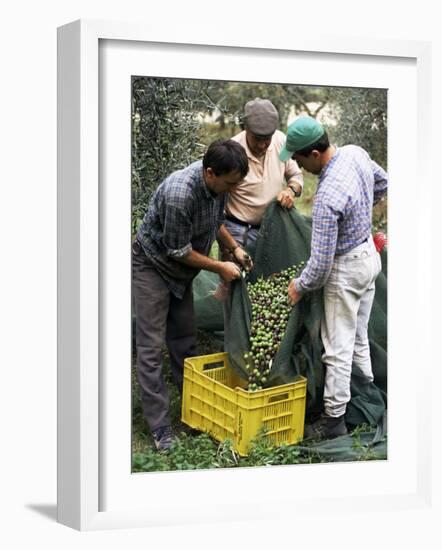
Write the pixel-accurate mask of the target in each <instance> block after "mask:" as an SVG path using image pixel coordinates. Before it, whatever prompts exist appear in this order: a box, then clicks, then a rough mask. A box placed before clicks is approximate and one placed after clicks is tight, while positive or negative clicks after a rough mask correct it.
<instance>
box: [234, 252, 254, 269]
mask: <svg viewBox="0 0 442 550" xmlns="http://www.w3.org/2000/svg"><path fill="white" fill-rule="evenodd" d="M233 257H234V258H235V260H236V261H237V262H238V263H239V264H241V266H242V267H243V268H244V269H245V270H246V271H250V270H251V269H252V268H253V262H252V258H251V257H250V256H249V255H248V254H247V252H246V251H245V250H244V248H241V247H240V246H238V247H237V248H235V250H234V251H233Z"/></svg>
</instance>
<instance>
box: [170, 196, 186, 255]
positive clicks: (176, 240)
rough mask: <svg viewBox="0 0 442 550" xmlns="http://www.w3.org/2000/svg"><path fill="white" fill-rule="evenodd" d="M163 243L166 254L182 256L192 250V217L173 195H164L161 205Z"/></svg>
mask: <svg viewBox="0 0 442 550" xmlns="http://www.w3.org/2000/svg"><path fill="white" fill-rule="evenodd" d="M163 213H164V216H163V219H164V226H163V245H164V247H165V249H166V254H167V255H168V256H171V257H173V258H182V257H183V256H187V254H189V253H190V252H191V251H192V245H191V238H192V217H191V214H190V212H189V208H186V207H185V206H184V205H183V204H180V203H179V202H178V201H174V200H173V197H166V200H165V201H164V206H163Z"/></svg>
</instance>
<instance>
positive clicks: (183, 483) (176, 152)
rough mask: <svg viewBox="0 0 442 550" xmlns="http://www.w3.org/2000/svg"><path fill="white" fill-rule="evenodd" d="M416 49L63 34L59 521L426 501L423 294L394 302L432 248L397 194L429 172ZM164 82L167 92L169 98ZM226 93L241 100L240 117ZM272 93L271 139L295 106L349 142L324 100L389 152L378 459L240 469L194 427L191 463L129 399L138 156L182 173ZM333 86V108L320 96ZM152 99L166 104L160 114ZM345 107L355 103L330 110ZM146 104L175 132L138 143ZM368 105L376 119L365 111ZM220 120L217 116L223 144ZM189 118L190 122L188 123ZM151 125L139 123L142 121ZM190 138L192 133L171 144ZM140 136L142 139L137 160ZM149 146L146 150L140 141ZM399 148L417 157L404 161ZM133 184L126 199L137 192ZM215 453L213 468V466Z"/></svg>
mask: <svg viewBox="0 0 442 550" xmlns="http://www.w3.org/2000/svg"><path fill="white" fill-rule="evenodd" d="M429 52H430V46H429V45H428V44H426V43H417V42H398V41H381V40H380V41H364V40H363V39H356V38H348V39H343V38H342V37H336V38H327V39H318V40H315V41H312V40H303V39H302V38H296V39H294V40H293V41H288V40H287V41H285V40H284V39H281V42H280V43H275V44H272V45H268V44H266V47H265V48H263V47H262V45H260V44H259V43H258V42H253V41H251V40H247V39H244V40H243V41H242V40H238V41H237V42H235V43H230V42H224V41H222V40H217V41H216V43H211V42H210V41H207V40H205V39H204V38H203V37H202V38H200V39H195V41H192V42H191V43H189V40H188V38H186V37H185V35H184V33H183V36H177V35H174V36H173V37H168V36H160V34H159V33H157V32H155V31H154V30H153V29H145V28H143V27H142V26H137V25H128V24H123V23H121V24H120V23H116V22H113V23H106V22H97V21H77V22H74V23H71V24H69V25H66V26H64V27H61V28H60V29H59V59H58V68H59V69H58V70H59V80H58V113H59V126H58V129H59V138H58V147H59V151H58V158H59V167H58V181H59V195H58V208H59V218H58V219H59V222H58V232H59V244H58V271H59V279H58V280H59V295H58V308H59V314H58V315H59V329H58V334H59V340H58V347H59V352H58V353H59V355H58V395H59V408H58V464H59V471H58V518H59V521H60V522H61V523H64V524H67V525H69V526H72V527H75V528H77V529H81V530H87V529H101V528H111V527H135V526H150V525H168V524H174V523H175V524H177V523H198V522H204V521H220V522H222V521H232V520H238V519H239V520H242V519H259V518H261V517H268V518H270V519H271V518H273V519H275V518H280V517H281V516H284V514H286V516H287V517H289V516H290V514H293V510H297V511H299V513H309V510H313V509H315V510H318V509H321V508H322V509H327V507H329V506H330V505H331V504H332V503H334V502H337V501H345V502H350V501H351V502H352V503H354V502H357V504H358V507H360V509H361V510H366V511H367V512H370V511H372V510H375V509H376V510H378V511H379V509H381V508H383V509H386V510H391V509H395V507H397V506H401V507H403V506H407V507H410V508H412V507H422V506H425V505H426V503H427V502H428V499H429V497H430V492H431V491H430V487H431V471H430V469H429V468H428V463H427V461H428V460H429V458H428V455H427V454H426V452H425V449H426V448H427V447H428V445H429V432H428V429H427V427H426V425H425V422H424V419H425V416H426V414H427V412H428V407H429V406H430V404H429V402H428V400H427V399H424V397H423V395H424V394H423V391H422V389H423V387H424V383H426V382H425V380H427V379H428V376H429V371H428V370H427V369H428V368H429V367H426V366H425V365H422V371H421V372H422V376H419V377H416V373H415V369H414V365H416V364H417V363H418V362H419V360H420V358H421V357H422V353H423V350H424V352H425V353H428V350H427V349H426V348H425V342H427V341H428V335H427V334H425V330H424V328H423V326H422V324H421V323H420V322H419V318H421V317H422V315H423V314H425V311H429V308H430V297H429V292H428V290H427V289H428V286H426V284H423V285H422V287H421V288H419V289H418V294H419V296H418V299H417V300H412V301H410V302H409V303H407V305H406V315H404V303H403V296H406V295H407V284H408V283H407V281H406V280H405V278H404V277H401V273H404V272H406V270H407V269H408V262H409V259H408V256H407V250H410V249H412V250H414V251H415V255H416V259H415V265H416V266H417V268H416V269H417V270H418V271H419V280H422V281H424V282H428V277H429V269H428V266H429V255H428V248H427V247H423V246H420V243H422V241H423V237H425V238H426V237H428V232H429V229H428V227H429V226H428V216H427V212H426V211H425V206H424V205H421V206H420V207H419V209H418V210H416V208H415V205H414V203H413V200H412V199H411V197H412V195H413V188H414V185H415V181H416V177H417V176H416V174H417V173H418V171H419V177H421V178H425V172H426V170H428V162H427V158H426V157H427V150H426V147H425V143H426V140H428V137H427V136H428V124H429V117H430V114H429V110H430V102H429V98H428V93H429V92H428V88H427V86H426V81H427V79H428V78H429V71H430V65H429V55H430V53H429ZM178 88H179V89H180V90H181V91H180V94H181V95H179V97H178V94H177V95H175V96H174V95H173V94H174V93H175V92H176V91H177V90H178ZM184 92H185V93H184ZM255 92H256V93H255ZM149 94H150V95H149ZM161 94H163V96H161ZM167 94H169V97H165V96H166V95H167ZM234 94H237V96H239V99H238V103H237V106H238V108H237V109H236V110H235V107H234V106H233V99H232V98H233V95H234ZM284 94H286V95H288V94H291V95H292V97H296V102H295V100H293V105H295V103H296V105H297V106H296V108H295V110H294V112H290V111H289V110H288V111H287V112H286V113H285V115H284V120H283V121H282V122H281V130H283V131H285V130H286V126H287V123H288V122H290V120H291V119H293V117H294V116H298V115H299V114H300V113H301V112H304V113H307V114H315V115H317V116H318V118H320V119H321V116H322V119H321V120H323V122H324V124H328V126H329V127H330V132H331V134H332V135H333V131H336V139H337V140H345V138H341V137H340V136H339V135H338V128H334V126H333V121H334V120H336V115H334V114H333V111H332V109H331V107H332V106H334V108H335V109H340V112H342V110H344V112H346V113H355V112H356V111H357V110H359V111H362V110H363V109H366V110H368V112H367V113H366V118H365V119H364V115H363V114H362V115H361V116H360V117H359V118H358V119H357V120H359V122H356V119H354V120H352V119H351V117H348V119H347V120H346V133H347V135H348V136H349V135H351V132H352V131H354V130H355V124H362V123H361V122H360V121H361V120H364V124H365V123H366V124H367V125H368V127H370V130H371V131H373V130H376V129H377V130H379V131H380V133H379V134H378V135H377V139H376V140H375V143H374V145H373V147H375V146H376V147H378V150H377V154H378V155H381V156H382V155H384V157H383V158H382V159H381V160H380V162H381V163H382V162H384V163H385V164H387V162H388V175H389V182H390V185H389V192H388V195H389V199H388V200H389V206H388V237H389V243H388V254H389V258H388V260H389V269H388V275H389V280H390V283H389V286H388V413H389V414H388V454H385V455H384V456H382V458H383V460H368V458H370V457H369V456H368V455H367V456H366V457H365V458H366V459H364V457H362V459H361V456H359V459H358V460H356V461H351V462H347V461H341V460H339V459H338V461H334V462H330V461H320V462H321V463H317V464H310V462H315V460H298V461H296V460H294V459H293V457H292V459H291V460H287V461H286V462H279V463H274V464H275V465H272V466H271V467H267V466H266V462H265V461H263V462H262V463H259V462H256V463H249V464H247V465H252V466H254V467H251V468H243V467H238V466H241V465H242V464H241V463H240V461H241V460H242V458H241V455H240V453H237V452H236V449H235V448H233V449H232V448H230V447H229V448H227V454H228V457H229V459H228V460H227V459H226V455H222V456H220V454H219V453H220V450H219V447H217V446H216V445H215V446H214V447H210V445H212V443H211V439H210V438H209V436H206V437H205V438H204V437H203V438H200V439H195V440H192V439H191V438H192V437H195V438H198V437H200V436H197V435H195V434H191V435H189V434H187V435H185V437H184V439H183V441H184V440H186V438H187V441H190V443H189V446H192V445H193V447H194V450H195V448H196V449H197V453H196V455H197V456H196V458H195V453H194V455H193V459H192V460H193V462H192V461H191V460H190V459H189V456H190V455H187V457H186V456H185V457H184V459H183V461H182V462H181V463H180V462H179V460H178V458H176V457H175V458H176V459H174V460H171V459H170V456H172V455H169V458H164V457H165V455H163V454H161V453H156V452H155V451H154V449H153V445H152V441H151V440H150V439H149V436H148V431H147V429H146V426H145V425H143V423H142V419H141V414H140V408H139V407H138V409H137V408H136V407H137V404H136V403H135V404H134V402H133V396H134V395H135V392H134V387H135V386H136V382H134V376H133V375H132V372H131V370H132V368H131V367H132V363H133V351H134V348H133V334H132V328H133V327H132V269H131V254H132V252H131V250H132V246H131V245H132V242H133V238H134V236H135V234H136V232H137V229H138V228H139V227H140V225H141V223H142V219H143V216H144V212H145V210H146V208H147V198H148V196H149V193H147V194H146V192H145V191H146V190H145V188H144V187H143V181H141V180H143V177H144V176H143V174H144V172H143V170H144V171H145V170H146V169H152V170H153V168H152V166H154V164H153V163H152V162H151V165H150V166H148V167H147V168H146V163H148V162H150V161H152V158H153V157H154V156H155V155H157V157H158V158H160V159H161V158H164V166H162V165H161V160H160V162H157V163H156V165H155V166H154V167H156V169H157V172H156V174H161V173H162V175H163V177H166V175H167V173H168V170H166V168H169V167H170V171H172V170H174V169H181V168H184V166H185V164H184V160H183V157H184V156H185V155H184V153H183V151H184V149H185V148H186V147H187V149H186V154H187V155H188V160H189V162H191V161H193V160H197V159H198V158H201V156H202V154H203V152H204V150H205V147H207V146H208V145H209V143H210V142H211V141H212V140H213V139H216V138H218V137H231V136H233V135H234V133H237V132H240V131H241V128H240V119H239V118H236V115H237V114H238V113H239V111H240V110H241V108H240V106H239V105H240V104H241V103H242V102H243V100H244V99H247V100H249V99H253V98H254V97H261V96H263V95H267V96H268V97H269V98H270V96H271V95H272V96H273V97H275V98H277V97H278V98H281V97H283V96H284ZM308 94H310V96H309V95H308ZM330 96H333V98H334V103H333V105H332V102H331V101H329V102H327V98H328V97H330ZM338 96H339V97H340V98H341V99H340V101H341V103H339V102H338V100H337V98H338ZM179 98H181V99H182V100H183V101H186V102H187V110H186V112H187V113H188V112H189V111H190V110H192V109H193V111H192V112H193V114H192V116H191V117H189V118H187V119H186V120H184V119H180V120H178V119H176V118H175V119H174V118H173V117H174V111H173V110H172V108H171V107H170V105H176V102H177V101H178V99H179ZM202 98H204V101H202ZM214 98H217V99H216V101H214ZM155 101H157V104H156V105H154V102H155ZM162 101H163V103H164V104H165V105H166V107H167V108H166V109H165V110H164V111H161V109H162V108H163V107H164V105H162V104H161V102H162ZM167 101H169V103H167ZM229 101H230V103H229ZM276 101H277V100H276V99H275V102H276ZM358 101H359V103H358ZM349 102H350V103H351V105H352V108H351V109H350V108H347V110H346V109H345V108H343V107H342V106H343V105H348V104H349ZM322 103H323V104H324V105H323V107H321V104H322ZM288 104H289V102H287V101H286V102H285V103H284V101H283V100H281V102H280V104H279V110H280V114H281V110H282V107H281V106H282V105H288ZM189 105H191V106H192V107H191V108H190V107H189ZM195 105H197V106H195ZM325 106H328V107H329V108H330V110H329V111H327V109H326V108H325ZM220 107H221V109H220ZM223 107H224V109H223ZM154 109H158V112H160V111H161V112H162V113H163V115H162V116H161V122H164V125H166V126H167V124H169V126H168V128H169V130H170V128H173V129H174V131H175V130H176V129H177V128H178V129H180V128H179V126H181V130H182V131H183V132H182V134H180V135H178V134H172V133H171V134H170V135H166V134H167V128H166V134H164V135H162V136H161V138H158V139H153V138H150V141H149V140H148V139H147V140H144V142H143V139H141V138H140V134H139V133H138V134H137V132H139V131H140V124H141V123H142V121H143V120H145V119H143V117H147V116H148V115H149V113H152V112H153V110H154ZM302 109H304V111H302ZM309 109H318V111H317V112H315V113H312V111H309ZM321 109H322V112H320V111H321ZM369 109H371V110H369ZM376 113H378V114H379V113H380V118H379V119H378V120H376ZM220 115H224V120H223V121H222V123H223V131H224V132H225V134H224V135H223V136H221V133H220V130H219V117H220ZM197 116H200V117H202V119H203V121H204V123H200V124H198V127H197V129H195V121H196V120H197ZM228 116H231V118H230V119H229V118H228ZM168 117H169V118H170V120H169V119H168ZM216 117H218V122H217V123H216V124H215V122H214V121H215V120H216ZM334 117H335V118H334ZM159 118H160V117H157V119H155V116H152V119H151V122H150V126H151V127H152V126H153V125H154V124H155V120H158V119H159ZM342 121H344V118H342ZM186 124H187V134H186V131H185V130H186V128H185V126H186ZM229 124H230V125H231V126H230V127H229ZM382 124H384V126H382ZM374 126H375V127H376V128H373V127H374ZM214 128H215V130H214ZM190 129H192V130H190ZM210 129H212V131H213V132H212V133H209V130H210ZM358 129H359V130H360V129H361V128H358ZM190 131H192V132H193V135H196V136H197V137H198V139H197V140H195V139H190V140H189V139H187V142H185V140H186V135H187V136H188V133H189V132H190ZM204 132H206V133H204ZM143 135H144V134H143ZM142 137H143V136H142ZM333 137H335V136H334V135H333ZM163 138H164V139H163ZM167 140H169V141H167ZM174 140H175V141H174ZM382 140H383V141H382ZM344 142H345V141H344ZM167 143H169V147H168V148H167ZM346 143H348V141H347V142H346ZM141 145H142V146H143V147H145V149H141V152H140V149H137V148H138V147H141ZM149 147H150V148H151V149H152V150H151V151H149V150H146V148H149ZM161 148H163V149H161ZM154 150H155V151H154ZM404 151H412V152H413V154H409V155H407V157H406V162H404ZM154 153H155V155H154ZM415 153H416V154H415ZM161 155H163V157H161ZM186 158H187V157H186ZM166 160H167V162H166ZM174 166H176V168H173V167H174ZM159 168H161V169H159ZM161 170H163V172H161ZM155 179H156V178H153V180H154V183H155V185H158V184H159V183H160V181H155ZM158 179H160V178H159V176H158ZM140 181H141V183H140ZM137 185H138V187H137ZM312 185H313V184H312ZM134 188H135V189H136V190H139V191H140V193H139V194H137V192H135V193H134ZM151 191H153V190H151ZM312 194H313V191H312ZM300 204H301V203H300ZM308 213H309V212H308V211H306V212H305V214H307V215H308ZM383 215H384V217H382V215H380V218H379V223H380V224H385V223H386V219H387V218H386V212H384V213H383ZM411 217H413V218H415V217H418V218H419V220H420V222H421V223H420V227H421V232H420V233H419V234H418V233H416V232H410V231H409V220H410V218H411ZM382 228H383V226H382V225H381V226H380V229H382ZM424 232H426V233H425V235H424ZM405 234H406V235H407V242H406V246H405V243H404V241H403V238H402V237H403V235H405ZM212 252H213V254H216V253H217V252H216V251H212ZM391 281H393V282H394V284H393V283H391ZM385 328H386V327H385ZM404 342H407V346H404ZM224 344H225V342H224ZM214 351H219V350H215V347H214V346H212V347H210V346H209V350H208V353H209V354H211V353H212V352H214ZM201 355H203V354H202V353H201ZM249 382H250V381H249ZM249 389H250V388H249ZM252 389H253V388H252ZM255 389H256V388H255ZM258 391H261V390H258ZM134 411H135V412H134ZM137 415H138V417H137ZM404 418H406V422H404ZM202 431H204V430H202ZM207 431H210V430H207ZM146 434H147V435H146ZM195 441H197V443H195ZM359 443H360V441H359ZM357 444H358V441H356V445H357ZM183 445H184V447H183V448H184V451H183V452H184V454H185V452H186V448H185V444H184V443H183ZM198 445H201V447H200V448H199V447H198ZM206 445H207V446H206ZM213 449H215V450H214V451H213ZM187 450H188V449H187ZM206 451H207V453H209V455H210V452H212V451H213V452H214V453H215V454H214V457H215V458H216V460H217V461H218V462H216V460H215V459H213V460H212V458H209V460H208V462H207V463H202V462H201V463H200V464H196V467H195V460H196V461H198V460H201V456H202V455H203V454H204V452H206ZM221 451H224V452H225V451H226V448H223V449H221ZM216 453H218V455H217V454H216ZM209 455H208V456H209ZM297 456H298V455H297ZM231 457H233V458H231ZM181 458H182V456H181ZM223 460H225V462H224V463H223V465H224V466H225V467H215V466H216V465H219V464H220V463H222V461H223ZM215 462H216V464H215ZM316 462H317V461H316ZM324 462H325V463H324ZM204 465H205V466H204ZM245 465H246V464H245ZM146 495H148V498H147V497H146ZM329 495H333V496H332V497H331V496H329ZM289 511H290V513H289Z"/></svg>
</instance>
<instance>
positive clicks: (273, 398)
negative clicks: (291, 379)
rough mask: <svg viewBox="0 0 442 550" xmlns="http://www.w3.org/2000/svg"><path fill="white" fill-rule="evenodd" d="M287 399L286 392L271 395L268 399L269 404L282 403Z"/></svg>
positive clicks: (287, 394)
mask: <svg viewBox="0 0 442 550" xmlns="http://www.w3.org/2000/svg"><path fill="white" fill-rule="evenodd" d="M288 398H289V393H288V392H284V393H278V394H276V395H271V396H270V397H269V403H277V402H278V401H284V399H288Z"/></svg>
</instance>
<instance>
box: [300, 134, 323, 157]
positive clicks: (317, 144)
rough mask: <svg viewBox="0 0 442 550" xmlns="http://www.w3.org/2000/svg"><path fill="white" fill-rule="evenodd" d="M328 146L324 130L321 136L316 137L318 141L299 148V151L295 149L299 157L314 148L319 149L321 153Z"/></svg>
mask: <svg viewBox="0 0 442 550" xmlns="http://www.w3.org/2000/svg"><path fill="white" fill-rule="evenodd" d="M329 147H330V141H329V139H328V135H327V132H325V131H324V133H323V134H322V136H321V137H320V138H319V139H318V141H315V143H313V144H312V145H309V146H308V147H304V149H300V150H299V151H296V154H297V155H301V157H308V156H309V155H310V153H311V152H312V151H313V150H314V149H316V151H319V152H320V153H323V152H324V151H326V150H327V149H328V148H329Z"/></svg>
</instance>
